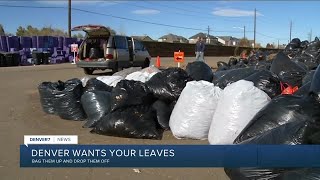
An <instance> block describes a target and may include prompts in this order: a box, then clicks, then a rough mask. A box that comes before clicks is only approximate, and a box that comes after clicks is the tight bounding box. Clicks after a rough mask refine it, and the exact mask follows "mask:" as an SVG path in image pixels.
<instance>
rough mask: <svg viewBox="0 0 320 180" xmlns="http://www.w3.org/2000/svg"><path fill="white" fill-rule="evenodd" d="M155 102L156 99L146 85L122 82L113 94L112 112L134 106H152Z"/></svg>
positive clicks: (137, 82) (114, 89) (138, 82)
mask: <svg viewBox="0 0 320 180" xmlns="http://www.w3.org/2000/svg"><path fill="white" fill-rule="evenodd" d="M154 101H155V98H154V96H153V94H152V92H151V91H150V90H149V89H148V87H147V85H146V84H144V83H142V82H140V81H133V80H121V81H120V82H119V83H118V84H117V85H116V87H114V88H113V90H112V92H111V111H114V110H116V109H119V108H124V107H128V106H133V105H142V104H144V105H151V104H152V103H153V102H154Z"/></svg>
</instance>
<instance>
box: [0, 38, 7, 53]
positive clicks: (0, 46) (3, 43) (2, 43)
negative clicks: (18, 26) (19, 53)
mask: <svg viewBox="0 0 320 180" xmlns="http://www.w3.org/2000/svg"><path fill="white" fill-rule="evenodd" d="M0 51H4V52H8V44H7V37H6V36H0Z"/></svg>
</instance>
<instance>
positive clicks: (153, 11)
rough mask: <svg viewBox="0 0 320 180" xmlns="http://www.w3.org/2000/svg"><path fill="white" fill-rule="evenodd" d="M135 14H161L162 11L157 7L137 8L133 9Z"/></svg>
mask: <svg viewBox="0 0 320 180" xmlns="http://www.w3.org/2000/svg"><path fill="white" fill-rule="evenodd" d="M132 13H133V14H141V15H145V14H148V15H150V14H159V13H160V11H158V10H155V9H140V10H135V11H132Z"/></svg>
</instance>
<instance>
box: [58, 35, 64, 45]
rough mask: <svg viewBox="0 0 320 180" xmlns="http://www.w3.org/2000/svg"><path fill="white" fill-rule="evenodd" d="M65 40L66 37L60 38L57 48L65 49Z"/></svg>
mask: <svg viewBox="0 0 320 180" xmlns="http://www.w3.org/2000/svg"><path fill="white" fill-rule="evenodd" d="M63 40H64V37H62V36H59V37H58V46H56V47H59V48H63Z"/></svg>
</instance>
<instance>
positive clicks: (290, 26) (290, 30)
mask: <svg viewBox="0 0 320 180" xmlns="http://www.w3.org/2000/svg"><path fill="white" fill-rule="evenodd" d="M291 32H292V21H290V42H291Z"/></svg>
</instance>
